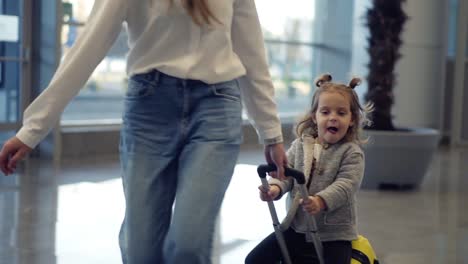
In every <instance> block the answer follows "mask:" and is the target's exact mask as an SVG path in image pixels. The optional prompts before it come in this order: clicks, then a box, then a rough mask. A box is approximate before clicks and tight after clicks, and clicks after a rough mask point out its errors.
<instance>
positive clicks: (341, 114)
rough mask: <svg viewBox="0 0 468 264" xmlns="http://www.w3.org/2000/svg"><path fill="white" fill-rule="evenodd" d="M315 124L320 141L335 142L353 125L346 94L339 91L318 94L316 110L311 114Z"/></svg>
mask: <svg viewBox="0 0 468 264" xmlns="http://www.w3.org/2000/svg"><path fill="white" fill-rule="evenodd" d="M312 118H313V120H314V123H315V124H317V130H318V140H319V142H320V143H327V144H335V143H337V142H338V141H340V140H341V139H342V138H343V137H344V136H345V135H346V133H347V131H348V128H349V127H350V126H353V125H354V120H353V118H352V115H351V105H350V102H349V98H348V95H346V94H342V93H339V92H334V91H330V92H323V93H322V94H320V97H319V101H318V108H317V112H315V113H314V115H313V116H312Z"/></svg>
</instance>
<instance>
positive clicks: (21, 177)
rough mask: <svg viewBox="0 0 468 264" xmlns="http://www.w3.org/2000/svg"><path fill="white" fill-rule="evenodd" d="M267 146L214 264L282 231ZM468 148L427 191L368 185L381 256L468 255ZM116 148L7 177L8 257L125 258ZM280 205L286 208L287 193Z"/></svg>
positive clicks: (453, 258)
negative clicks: (261, 193) (266, 190)
mask: <svg viewBox="0 0 468 264" xmlns="http://www.w3.org/2000/svg"><path fill="white" fill-rule="evenodd" d="M262 161H263V158H262V150H261V149H258V148H253V147H245V148H243V151H242V154H241V157H240V158H239V162H238V166H237V168H236V172H235V175H234V177H233V180H232V182H231V185H230V187H229V189H228V192H227V193H226V197H225V200H224V203H223V207H222V210H221V213H220V218H219V225H218V228H217V233H216V238H215V241H216V242H215V247H214V256H213V259H214V261H213V263H214V264H218V263H221V264H239V263H243V259H244V257H245V255H246V254H247V253H248V252H249V250H250V249H251V248H252V247H253V246H254V245H255V244H256V243H258V242H259V240H261V239H262V238H263V237H264V236H265V235H267V234H269V233H270V232H271V231H272V226H271V220H270V215H269V212H268V208H267V206H266V204H265V203H263V202H260V201H259V199H258V195H257V186H258V185H259V183H260V182H259V180H258V178H257V177H256V173H255V167H256V165H258V164H259V163H261V162H262ZM467 161H468V149H466V148H465V149H463V148H456V149H449V148H445V147H442V148H440V150H439V151H438V153H437V154H436V155H435V156H434V159H433V162H432V165H431V169H430V171H429V173H428V174H427V176H426V178H425V181H424V183H423V184H422V186H421V187H420V188H419V189H418V190H412V191H377V190H361V191H360V193H359V197H358V198H359V229H360V232H361V233H362V234H364V235H366V236H367V237H368V238H369V239H370V240H371V241H372V244H373V246H374V247H375V249H376V251H377V253H378V255H379V258H380V260H381V263H384V264H394V263H420V264H423V263H424V264H427V263H454V264H459V263H462V264H464V263H467V264H468V253H467V252H468V212H467V211H468V210H467V209H468V205H466V203H467V202H468V199H467V198H468V197H467V196H468V194H467V193H468V192H466V191H465V188H468V172H467V171H468V162H467ZM119 174H120V173H119V166H118V163H117V160H116V159H115V158H113V157H100V158H98V159H97V160H95V159H94V158H93V159H79V160H77V159H75V160H64V161H61V162H56V163H54V162H52V161H44V160H42V161H39V160H34V159H31V160H29V161H27V162H25V163H24V166H23V167H22V169H21V170H20V172H18V175H14V176H12V177H1V180H0V263H2V264H54V263H57V264H74V263H80V264H82V263H86V264H97V263H99V264H102V263H105V264H107V263H109V264H113V263H121V261H120V257H119V250H118V245H117V233H118V229H119V226H120V222H121V220H122V215H123V210H124V206H123V205H124V201H123V196H122V187H121V180H120V178H119ZM277 210H278V213H279V215H280V217H281V216H284V214H285V209H284V206H283V202H277Z"/></svg>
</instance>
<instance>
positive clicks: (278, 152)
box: [264, 143, 288, 180]
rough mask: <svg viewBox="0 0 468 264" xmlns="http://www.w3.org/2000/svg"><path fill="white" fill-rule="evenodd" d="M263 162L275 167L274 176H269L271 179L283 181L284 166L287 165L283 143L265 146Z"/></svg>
mask: <svg viewBox="0 0 468 264" xmlns="http://www.w3.org/2000/svg"><path fill="white" fill-rule="evenodd" d="M264 153H265V160H266V162H267V163H268V164H275V165H276V168H277V169H276V174H270V175H271V176H272V177H273V178H277V179H279V180H285V179H286V177H285V175H284V166H286V165H288V158H287V157H286V152H285V150H284V145H283V143H277V144H272V145H266V146H265V149H264Z"/></svg>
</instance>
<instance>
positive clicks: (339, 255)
mask: <svg viewBox="0 0 468 264" xmlns="http://www.w3.org/2000/svg"><path fill="white" fill-rule="evenodd" d="M323 251H324V256H325V263H326V264H349V263H351V254H352V247H351V242H350V241H330V242H324V243H323Z"/></svg>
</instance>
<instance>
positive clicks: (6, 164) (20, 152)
mask: <svg viewBox="0 0 468 264" xmlns="http://www.w3.org/2000/svg"><path fill="white" fill-rule="evenodd" d="M31 151H32V148H30V147H28V146H27V145H26V144H24V143H23V142H21V140H19V139H18V138H17V137H12V138H10V139H9V140H7V141H6V142H5V144H4V145H3V148H2V150H1V151H0V170H1V171H2V172H3V173H4V174H5V175H9V174H11V173H13V172H14V171H15V170H16V164H17V163H18V161H20V160H22V159H24V158H25V157H26V155H28V154H29V153H30V152H31Z"/></svg>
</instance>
